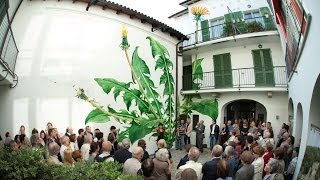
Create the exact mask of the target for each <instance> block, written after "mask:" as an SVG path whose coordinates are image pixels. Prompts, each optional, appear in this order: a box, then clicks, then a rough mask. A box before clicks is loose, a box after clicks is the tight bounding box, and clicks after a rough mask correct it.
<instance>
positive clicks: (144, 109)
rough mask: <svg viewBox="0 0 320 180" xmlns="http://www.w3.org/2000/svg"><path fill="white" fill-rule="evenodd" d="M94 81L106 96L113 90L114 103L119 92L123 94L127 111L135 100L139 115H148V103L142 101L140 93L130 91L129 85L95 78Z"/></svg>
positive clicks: (108, 79)
mask: <svg viewBox="0 0 320 180" xmlns="http://www.w3.org/2000/svg"><path fill="white" fill-rule="evenodd" d="M94 80H95V81H96V82H97V83H98V84H99V85H100V87H101V88H102V89H103V91H104V92H105V93H107V94H109V93H110V91H111V90H112V89H113V94H114V99H115V101H117V97H118V96H119V95H120V92H124V93H123V101H124V103H125V104H126V107H127V110H129V108H130V106H131V103H132V101H133V100H135V102H136V104H137V105H138V108H139V110H140V112H141V114H143V113H150V109H149V106H148V103H147V102H146V101H145V100H143V99H142V97H141V96H142V94H141V92H140V91H139V90H137V89H131V88H130V83H123V82H119V81H117V80H115V79H112V78H95V79H94Z"/></svg>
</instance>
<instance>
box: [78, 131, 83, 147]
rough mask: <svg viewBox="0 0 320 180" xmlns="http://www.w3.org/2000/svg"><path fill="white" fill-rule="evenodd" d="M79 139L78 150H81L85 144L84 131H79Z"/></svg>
mask: <svg viewBox="0 0 320 180" xmlns="http://www.w3.org/2000/svg"><path fill="white" fill-rule="evenodd" d="M78 134H79V135H78V137H77V143H78V148H79V149H81V146H82V145H83V142H84V130H83V129H79V130H78Z"/></svg>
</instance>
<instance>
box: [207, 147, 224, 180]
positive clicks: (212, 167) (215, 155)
mask: <svg viewBox="0 0 320 180" xmlns="http://www.w3.org/2000/svg"><path fill="white" fill-rule="evenodd" d="M222 151H223V148H222V146H220V145H215V146H213V148H212V153H211V155H212V159H211V160H210V161H207V162H206V163H205V164H204V165H203V166H202V174H203V178H202V179H203V180H211V179H217V178H218V176H217V164H218V161H219V160H220V159H221V155H222Z"/></svg>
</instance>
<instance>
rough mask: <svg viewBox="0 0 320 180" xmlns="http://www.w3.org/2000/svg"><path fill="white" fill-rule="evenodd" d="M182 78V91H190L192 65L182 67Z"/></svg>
mask: <svg viewBox="0 0 320 180" xmlns="http://www.w3.org/2000/svg"><path fill="white" fill-rule="evenodd" d="M182 73H183V76H182V89H183V90H191V89H192V65H189V66H183V72H182Z"/></svg>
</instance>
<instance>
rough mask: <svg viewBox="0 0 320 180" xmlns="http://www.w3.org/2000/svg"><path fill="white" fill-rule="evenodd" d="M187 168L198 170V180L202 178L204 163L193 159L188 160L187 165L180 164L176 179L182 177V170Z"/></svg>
mask: <svg viewBox="0 0 320 180" xmlns="http://www.w3.org/2000/svg"><path fill="white" fill-rule="evenodd" d="M187 168H191V169H193V170H195V171H196V173H197V177H198V180H201V179H202V164H201V163H198V162H194V161H192V160H189V161H187V163H186V164H185V165H183V166H180V167H179V169H178V170H177V173H176V179H177V180H180V179H181V173H182V171H183V170H185V169H187Z"/></svg>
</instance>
